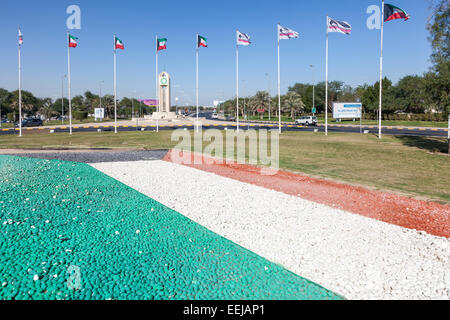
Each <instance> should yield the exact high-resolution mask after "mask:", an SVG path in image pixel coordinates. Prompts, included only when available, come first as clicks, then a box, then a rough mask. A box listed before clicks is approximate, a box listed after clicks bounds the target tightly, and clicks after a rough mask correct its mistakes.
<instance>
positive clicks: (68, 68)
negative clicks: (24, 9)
mask: <svg viewBox="0 0 450 320" xmlns="http://www.w3.org/2000/svg"><path fill="white" fill-rule="evenodd" d="M67 81H68V83H67V86H68V97H69V132H70V134H72V98H71V81H70V39H69V31H67Z"/></svg>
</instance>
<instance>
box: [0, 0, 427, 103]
mask: <svg viewBox="0 0 450 320" xmlns="http://www.w3.org/2000/svg"><path fill="white" fill-rule="evenodd" d="M388 2H391V3H393V4H395V5H397V6H399V7H401V8H403V9H405V10H406V11H407V12H408V13H409V14H410V16H411V19H410V20H409V21H407V22H402V21H400V20H397V21H393V22H389V23H387V24H386V26H385V52H384V74H385V75H386V76H387V77H389V78H391V79H392V80H393V81H394V82H396V81H398V80H399V79H400V78H401V77H403V76H405V75H409V74H422V73H423V72H425V71H427V70H428V68H429V67H430V62H429V56H430V52H431V49H430V45H429V43H428V41H427V36H428V33H427V31H426V23H427V18H428V16H429V14H430V12H429V8H428V2H427V1H423V0H392V1H388ZM281 3H282V5H281ZM71 4H76V5H79V6H80V8H81V19H82V25H81V30H74V31H73V32H72V33H73V34H74V35H75V36H77V37H79V47H78V48H76V49H73V50H72V51H71V56H72V59H71V61H72V62H71V63H72V92H73V95H75V94H81V93H83V92H85V91H86V90H91V91H94V92H98V91H99V83H100V81H102V80H104V85H103V93H112V92H113V52H112V45H113V41H112V38H113V34H114V33H116V34H117V35H118V36H119V37H120V38H121V39H122V40H123V41H124V44H125V47H126V50H125V51H119V52H118V95H119V97H124V96H133V95H134V96H136V97H138V98H153V97H154V96H155V52H154V47H155V40H154V39H155V35H156V34H158V35H159V36H161V37H162V36H163V37H166V38H168V50H166V51H163V52H161V54H160V59H159V61H160V63H159V66H160V71H163V69H164V70H165V71H168V72H169V73H170V74H171V76H172V78H173V85H174V87H173V92H172V95H173V97H179V104H181V105H184V104H187V103H189V104H194V103H195V34H196V32H199V33H200V34H201V35H204V36H205V37H207V38H208V45H209V47H208V48H201V49H200V103H201V104H205V105H212V102H213V100H217V99H228V98H231V97H233V96H234V95H235V81H236V80H235V79H236V75H235V68H236V67H235V30H236V29H237V28H238V29H239V30H240V31H242V32H245V33H247V34H249V35H250V36H251V37H252V42H253V44H252V45H251V46H250V47H241V48H240V51H239V53H240V79H241V85H240V91H241V93H242V95H250V94H254V93H255V92H256V91H257V90H259V89H262V90H267V88H268V86H269V81H268V77H266V76H265V74H266V73H269V74H270V87H271V93H272V94H273V95H275V94H276V87H277V82H276V78H277V51H276V39H277V34H276V24H277V22H280V23H281V24H282V25H284V26H286V27H290V28H292V29H294V30H296V31H298V32H300V38H299V39H293V40H283V41H282V42H281V70H282V73H281V75H282V81H281V83H282V86H281V88H282V92H285V91H286V90H287V88H288V87H289V86H290V85H292V84H294V83H295V82H311V81H312V72H311V69H310V67H309V65H311V64H313V65H315V70H316V71H315V74H316V76H315V77H316V80H317V81H323V80H324V79H325V30H326V29H325V21H326V20H325V19H326V18H325V17H326V15H327V14H329V15H330V16H331V17H333V18H335V19H339V20H345V21H348V22H350V23H351V24H352V27H353V33H352V35H351V36H345V35H342V34H337V33H334V34H330V61H329V63H330V67H329V75H330V80H342V81H345V82H346V83H348V84H350V85H358V84H363V83H370V84H372V83H374V82H375V81H377V79H378V72H379V50H380V32H379V30H369V29H368V28H367V27H366V20H367V18H368V17H369V15H368V14H367V13H366V9H367V7H368V6H369V5H372V4H375V5H380V6H381V1H374V0H341V1H335V0H322V1H300V0H285V1H282V2H280V1H275V0H271V1H267V0H259V1H244V0H241V1H235V0H227V1H178V0H173V1H154V0H152V1H149V0H129V1H123V0H95V1H92V0H91V1H87V0H82V1H76V0H70V1H66V0H40V1H30V0H21V1H20V2H18V1H13V0H2V1H1V3H0V37H1V39H2V41H1V42H0V70H1V75H0V87H3V88H6V89H8V90H15V89H17V87H18V85H17V82H18V81H17V78H18V76H17V27H18V26H19V25H20V26H21V28H22V33H23V35H24V45H23V51H22V57H23V58H22V60H23V61H22V62H23V88H24V89H25V90H30V91H32V92H33V93H35V94H36V95H37V96H39V97H47V96H48V97H52V98H58V97H59V96H60V94H61V76H62V75H64V74H65V73H66V72H67V49H66V33H65V32H66V19H67V17H68V15H67V14H66V8H67V7H68V6H69V5H71ZM65 91H66V92H67V88H66V89H65ZM134 91H135V92H136V93H134Z"/></svg>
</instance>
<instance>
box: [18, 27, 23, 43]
mask: <svg viewBox="0 0 450 320" xmlns="http://www.w3.org/2000/svg"><path fill="white" fill-rule="evenodd" d="M22 44H23V36H22V31H20V29H19V46H21V45H22Z"/></svg>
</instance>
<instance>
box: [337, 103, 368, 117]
mask: <svg viewBox="0 0 450 320" xmlns="http://www.w3.org/2000/svg"><path fill="white" fill-rule="evenodd" d="M361 110H362V104H361V103H351V102H349V103H337V102H333V118H335V119H357V118H361Z"/></svg>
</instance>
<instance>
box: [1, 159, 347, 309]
mask: <svg viewBox="0 0 450 320" xmlns="http://www.w3.org/2000/svg"><path fill="white" fill-rule="evenodd" d="M155 188H157V186H155ZM187 192H188V191H187ZM186 196H188V194H187V195H186ZM0 208H1V209H0V285H1V287H0V299H96V300H98V299H157V300H166V299H196V300H201V299H211V300H222V299H231V300H236V299H250V300H251V299H263V300H269V299H341V297H339V296H338V295H336V294H334V293H332V292H330V291H328V290H326V289H324V288H322V287H321V286H319V285H317V284H315V283H312V282H310V281H308V280H306V279H304V278H302V277H299V276H297V275H295V274H293V273H291V272H289V271H287V270H285V269H284V268H283V267H281V266H279V265H277V264H274V263H271V262H269V261H267V260H266V259H263V258H261V257H260V256H258V255H256V254H254V253H252V252H250V251H248V250H246V249H244V248H242V247H240V246H238V245H236V244H235V243H233V242H231V241H229V240H227V239H225V238H223V237H220V236H218V235H217V234H215V233H213V232H211V231H210V230H208V229H206V228H204V227H202V226H201V225H199V224H197V223H195V222H193V221H191V220H189V219H188V218H186V217H184V216H183V215H181V214H179V213H178V212H175V211H173V210H171V209H169V208H167V207H165V206H163V205H162V204H160V203H158V202H157V201H155V200H153V199H150V198H148V197H147V196H145V195H143V194H141V193H139V192H137V191H136V190H134V189H132V188H129V187H127V186H126V185H124V184H122V183H120V182H118V181H117V180H115V179H113V178H111V177H109V176H107V175H105V174H103V173H101V172H99V171H97V170H95V169H94V168H92V167H90V166H89V165H87V164H82V163H74V162H65V161H58V160H41V159H31V158H19V157H13V156H0ZM72 268H79V270H80V273H79V279H80V281H79V284H80V285H79V286H76V287H75V288H69V287H68V285H67V284H68V280H69V282H73V280H74V279H75V278H76V276H75V275H76V274H75V273H71V272H70V270H71V269H72ZM75 284H76V282H75Z"/></svg>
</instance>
